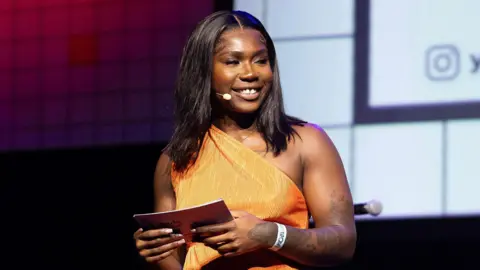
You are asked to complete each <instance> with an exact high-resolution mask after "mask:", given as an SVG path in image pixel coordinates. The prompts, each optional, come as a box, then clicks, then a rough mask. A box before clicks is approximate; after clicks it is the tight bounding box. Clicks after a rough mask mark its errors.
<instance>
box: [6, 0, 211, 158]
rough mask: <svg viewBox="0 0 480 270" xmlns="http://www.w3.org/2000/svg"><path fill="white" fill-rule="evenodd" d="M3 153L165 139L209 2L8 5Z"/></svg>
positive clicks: (66, 0) (21, 0)
mask: <svg viewBox="0 0 480 270" xmlns="http://www.w3.org/2000/svg"><path fill="white" fill-rule="evenodd" d="M0 2H1V3H0V129H1V130H2V132H1V133H2V136H1V137H0V150H1V151H6V150H18V149H41V148H49V147H76V146H91V145H100V144H112V143H128V142H132V143H133V142H151V141H165V140H167V139H168V138H169V136H170V134H171V127H170V125H171V119H172V118H171V113H172V112H171V110H172V104H171V102H172V101H171V97H172V92H173V85H174V78H175V74H176V71H177V66H178V62H179V59H180V53H181V49H182V47H183V44H184V42H185V41H186V38H187V36H188V34H189V33H190V31H191V30H192V29H193V27H194V26H195V24H196V23H197V22H198V20H199V19H201V18H203V17H204V16H206V15H207V14H209V13H211V12H212V11H213V4H212V1H207V0H201V1H198V0H197V1H192V0H181V1H167V0H88V1H87V0H44V1H38V0H35V1H34V0H29V1H27V0H4V1H0Z"/></svg>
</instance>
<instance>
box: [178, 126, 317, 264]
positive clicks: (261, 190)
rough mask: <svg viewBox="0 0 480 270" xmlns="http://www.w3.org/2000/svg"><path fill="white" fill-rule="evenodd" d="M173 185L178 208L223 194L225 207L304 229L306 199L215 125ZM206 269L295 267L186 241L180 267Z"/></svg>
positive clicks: (268, 255)
mask: <svg viewBox="0 0 480 270" xmlns="http://www.w3.org/2000/svg"><path fill="white" fill-rule="evenodd" d="M172 184H173V187H174V189H175V193H176V198H177V209H182V208H185V207H191V206H195V205H199V204H203V203H206V202H209V201H212V200H216V199H219V198H222V199H223V200H225V202H226V204H227V206H228V208H229V209H230V210H241V211H246V212H249V213H251V214H253V215H255V216H257V217H259V218H261V219H264V220H268V221H275V222H279V223H282V224H285V225H289V226H293V227H297V228H307V227H308V210H307V206H306V203H305V198H304V197H303V194H302V192H301V191H300V190H299V189H298V187H297V186H296V185H295V183H294V182H293V181H292V180H291V179H290V178H289V177H288V176H287V175H286V174H284V173H283V172H282V171H280V170H279V169H278V168H277V167H275V166H273V165H272V164H270V163H269V162H268V161H267V160H265V159H264V158H263V157H262V156H260V155H259V154H257V153H255V152H254V151H252V150H250V149H248V148H246V147H245V146H244V145H243V144H242V143H240V142H238V141H237V140H235V139H234V138H232V137H230V136H229V135H227V134H226V133H224V132H223V131H221V130H220V129H218V128H216V127H214V126H212V128H211V129H210V130H209V132H208V133H207V135H206V136H205V140H204V142H203V145H202V150H201V153H200V155H199V158H198V159H197V162H196V163H195V165H194V166H193V167H192V168H191V169H190V170H189V171H188V173H186V174H182V175H180V174H175V172H173V173H172ZM233 262H235V263H233ZM214 265H215V267H213V266H214ZM211 268H215V269H295V266H293V264H292V263H291V262H289V261H287V260H286V259H284V258H283V257H280V256H279V255H278V254H275V253H274V252H272V251H269V250H259V251H254V252H250V253H248V254H245V255H241V256H238V257H237V258H234V259H226V258H224V257H222V256H221V255H220V254H219V253H218V252H217V251H216V250H214V249H212V248H210V247H206V246H204V245H203V244H202V243H192V244H190V245H189V248H188V252H187V256H186V261H185V265H184V269H185V270H194V269H211Z"/></svg>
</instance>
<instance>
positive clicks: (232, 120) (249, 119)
mask: <svg viewBox="0 0 480 270" xmlns="http://www.w3.org/2000/svg"><path fill="white" fill-rule="evenodd" d="M256 121H257V115H256V114H243V113H242V114H240V113H228V114H223V115H221V116H217V117H215V118H214V120H213V124H214V125H215V126H216V127H217V128H219V129H221V130H222V131H224V132H225V133H227V134H239V133H242V132H245V131H246V132H250V133H251V132H252V131H256V130H257V126H256Z"/></svg>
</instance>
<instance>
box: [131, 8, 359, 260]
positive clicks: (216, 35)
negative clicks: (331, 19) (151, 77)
mask: <svg viewBox="0 0 480 270" xmlns="http://www.w3.org/2000/svg"><path fill="white" fill-rule="evenodd" d="M299 79H301V78H299ZM298 91H301V89H298ZM175 99H176V101H175V102H176V109H175V113H176V114H175V115H176V119H175V121H176V122H175V130H174V134H173V136H172V139H171V141H170V143H169V144H168V146H167V148H166V149H165V151H164V153H163V154H162V155H161V157H160V159H159V161H158V164H157V168H156V172H155V180H154V183H155V184H154V188H155V211H166V210H172V209H181V208H185V207H190V206H194V205H198V204H201V203H205V202H209V201H212V200H215V199H218V198H223V199H224V200H225V202H226V204H227V206H228V207H229V209H230V210H231V211H232V215H233V216H234V217H235V219H234V220H233V221H231V222H228V223H226V224H217V225H211V226H204V227H200V228H195V229H194V230H193V231H192V232H193V233H194V234H197V235H198V236H201V238H200V239H201V240H200V242H194V243H188V244H185V240H184V238H183V236H182V235H174V234H171V230H170V229H169V228H164V229H158V230H150V231H142V230H138V231H137V232H136V233H135V239H136V245H137V248H138V250H139V253H140V254H141V255H142V256H143V257H144V258H145V259H146V260H147V261H148V262H150V263H151V264H152V265H155V266H158V268H159V269H227V268H228V269H255V268H256V267H261V268H262V269H263V268H265V269H298V268H301V267H302V266H330V265H335V264H338V263H341V262H344V261H346V260H349V259H350V258H351V257H352V256H353V253H354V250H355V243H356V230H355V223H354V215H353V203H352V198H351V194H350V190H349V187H348V183H347V180H346V177H345V172H344V169H343V165H342V163H341V160H340V158H339V155H338V153H337V151H336V149H335V147H334V145H333V144H332V142H331V141H330V139H329V138H328V136H327V135H326V134H325V132H324V131H323V130H322V129H320V128H318V127H316V126H314V125H311V124H308V123H305V122H303V121H301V120H299V119H297V118H294V117H290V116H287V115H286V114H285V112H284V107H283V100H282V91H281V86H280V77H279V71H278V64H277V59H276V53H275V48H274V45H273V41H272V39H271V38H270V36H269V34H268V33H267V32H266V30H265V28H264V27H263V25H262V24H261V23H260V21H259V20H258V19H256V18H255V17H253V16H252V15H250V14H248V13H246V12H241V11H234V12H229V11H221V12H216V13H214V14H212V15H210V16H208V17H207V18H205V19H204V20H202V21H201V22H200V23H199V24H198V25H197V27H196V29H195V30H194V31H193V33H192V35H191V36H190V38H189V40H188V41H187V44H186V46H185V48H184V52H183V57H182V60H181V64H180V73H179V78H178V84H177V87H176V91H175ZM310 214H311V216H312V217H313V219H314V221H315V228H308V218H309V215H310ZM187 245H188V247H187ZM185 250H187V252H186V255H185V254H184V251H185ZM182 267H183V268H182Z"/></svg>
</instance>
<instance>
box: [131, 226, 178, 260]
mask: <svg viewBox="0 0 480 270" xmlns="http://www.w3.org/2000/svg"><path fill="white" fill-rule="evenodd" d="M134 238H135V245H136V246H137V250H138V252H139V253H140V255H141V256H142V257H143V258H144V259H145V260H146V261H147V262H149V263H155V262H158V261H160V260H163V259H165V258H167V257H168V256H170V255H171V254H172V253H173V252H174V251H175V250H176V249H177V248H178V247H180V246H181V245H183V244H184V243H185V239H184V238H183V235H181V234H172V229H155V230H148V231H143V230H142V229H138V230H137V231H136V232H135V234H134Z"/></svg>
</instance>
